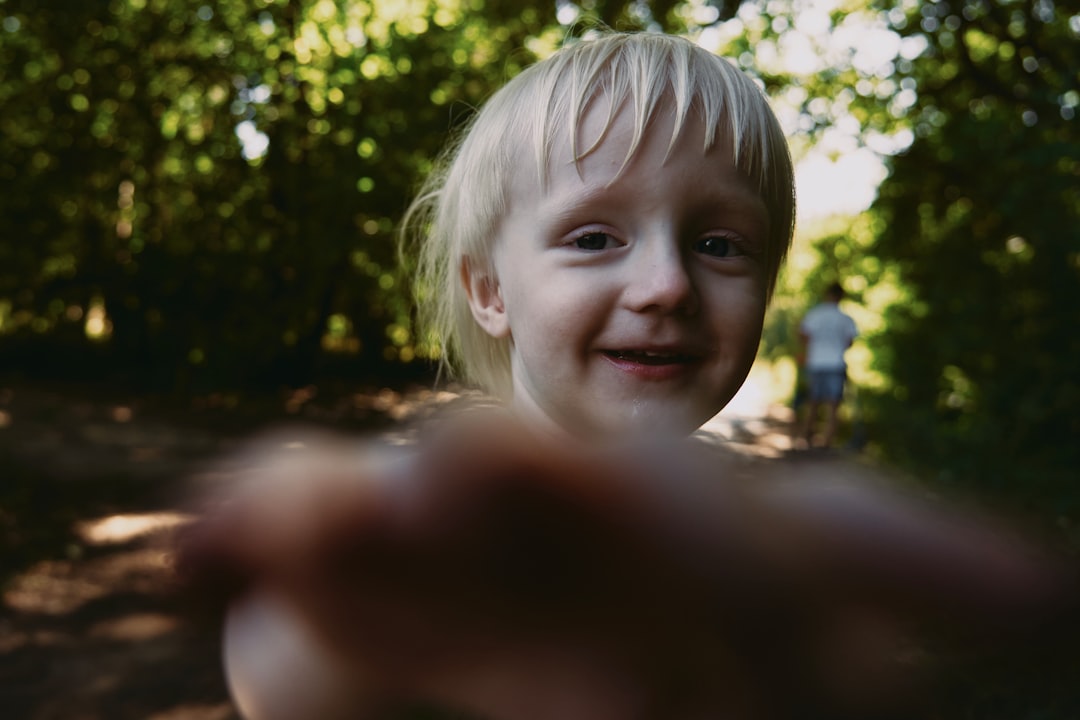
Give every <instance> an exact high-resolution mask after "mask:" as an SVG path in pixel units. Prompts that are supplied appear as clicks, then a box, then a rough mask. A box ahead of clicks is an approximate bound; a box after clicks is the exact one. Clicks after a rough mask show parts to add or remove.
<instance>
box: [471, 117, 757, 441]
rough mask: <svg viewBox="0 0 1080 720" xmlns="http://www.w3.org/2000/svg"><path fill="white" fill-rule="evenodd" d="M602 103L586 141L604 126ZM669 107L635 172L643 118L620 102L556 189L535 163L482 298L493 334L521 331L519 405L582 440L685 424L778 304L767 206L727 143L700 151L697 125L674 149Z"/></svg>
mask: <svg viewBox="0 0 1080 720" xmlns="http://www.w3.org/2000/svg"><path fill="white" fill-rule="evenodd" d="M607 110H608V108H607V106H606V103H605V102H604V101H603V98H601V101H600V102H597V103H595V104H594V106H593V109H592V110H590V111H589V112H588V113H587V114H586V116H585V118H584V122H583V123H582V128H581V137H580V138H579V144H578V146H579V147H580V148H585V147H589V146H590V145H591V144H592V143H593V142H594V141H595V139H596V138H597V137H598V136H599V134H600V129H601V128H602V123H603V120H604V117H605V116H606V113H607ZM672 126H673V117H672V115H671V114H670V113H669V114H662V115H661V116H659V117H658V118H656V120H655V122H654V123H653V124H652V125H650V126H649V129H648V130H647V132H646V135H645V137H644V138H643V141H642V145H641V146H640V147H639V148H638V149H637V151H636V153H635V155H634V157H633V159H632V160H631V161H630V163H629V164H628V165H627V166H626V167H625V168H623V169H622V172H621V173H620V168H621V167H622V165H623V159H624V157H625V155H626V150H627V148H628V146H629V142H630V138H631V136H632V133H633V118H632V117H631V116H630V114H629V113H627V112H626V111H620V112H619V114H618V115H617V116H616V119H615V121H614V123H613V125H612V126H611V128H610V129H609V130H608V133H607V135H606V137H605V139H604V140H603V142H602V143H601V144H600V145H599V147H598V148H597V149H596V150H595V151H594V152H593V153H591V154H590V155H588V156H587V157H586V158H584V159H583V160H581V161H580V162H579V163H578V164H577V165H575V164H574V163H573V162H572V158H571V154H570V143H569V142H568V138H565V137H564V138H562V139H561V142H558V143H557V145H556V149H555V151H554V154H553V158H552V162H551V166H550V168H549V171H550V176H549V177H550V182H549V184H548V187H547V188H545V189H542V188H541V186H540V183H539V182H538V180H537V178H536V170H535V165H534V164H533V163H531V162H528V161H526V159H525V158H524V157H523V158H522V162H521V163H520V167H521V170H520V171H519V172H518V173H517V177H516V178H515V182H514V183H513V185H512V189H511V195H510V200H511V205H510V208H509V211H508V213H507V214H506V216H505V217H504V218H503V221H502V223H501V224H500V226H499V232H498V235H497V238H496V242H495V248H494V256H493V264H494V271H495V280H494V283H492V284H491V285H486V286H485V287H484V288H480V289H479V290H476V289H474V291H473V292H472V294H471V296H472V303H473V308H474V314H476V315H477V318H478V320H479V321H480V322H481V325H483V326H484V327H485V329H486V330H488V332H490V333H492V334H493V335H496V336H509V338H510V342H511V360H512V368H513V384H514V400H513V404H514V407H515V409H516V410H518V411H519V412H521V413H522V414H523V415H524V416H525V417H526V418H528V419H531V420H534V421H536V422H538V423H540V424H541V425H543V426H547V427H552V428H556V429H559V430H562V431H565V432H569V433H571V434H574V435H584V436H588V437H592V436H612V435H616V434H619V433H624V432H627V431H631V432H641V431H648V432H650V433H653V434H656V433H660V434H675V433H678V434H686V433H689V432H692V431H693V430H695V429H696V428H697V427H699V426H700V425H701V424H702V423H704V422H705V421H706V420H708V419H709V418H710V417H712V416H713V415H714V414H716V413H717V412H718V411H719V410H720V409H721V408H722V407H723V406H724V405H725V404H726V403H727V402H728V400H730V399H731V397H732V395H734V394H735V392H736V390H738V388H739V386H740V385H741V384H742V382H743V380H744V379H745V377H746V374H747V372H748V371H749V369H750V365H751V364H752V362H753V360H754V356H755V354H756V351H757V346H758V341H759V339H760V335H761V326H762V321H763V317H764V313H765V304H766V286H767V279H766V270H765V263H764V250H765V243H766V239H767V237H768V230H769V218H768V215H767V213H766V209H765V204H764V201H763V200H762V199H761V197H760V196H759V194H758V193H757V192H756V190H755V189H754V187H753V186H752V185H751V184H750V183H749V181H748V180H746V179H744V177H743V176H742V175H741V174H740V173H739V172H737V171H736V169H735V167H734V164H733V161H732V157H731V152H730V149H729V145H730V141H728V139H727V138H724V137H721V138H719V141H718V142H717V143H716V144H715V145H714V146H713V147H712V148H711V149H710V151H709V152H708V153H703V152H702V148H703V146H704V134H703V133H704V130H703V126H702V124H701V122H700V121H698V120H696V118H695V119H692V120H688V122H687V123H686V126H685V127H684V129H683V131H682V133H681V134H680V136H679V138H678V140H677V142H676V143H675V145H674V147H673V148H672V149H671V152H670V154H668V142H669V138H670V137H671V129H672Z"/></svg>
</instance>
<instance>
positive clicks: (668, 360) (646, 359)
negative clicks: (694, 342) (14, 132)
mask: <svg viewBox="0 0 1080 720" xmlns="http://www.w3.org/2000/svg"><path fill="white" fill-rule="evenodd" d="M603 353H604V355H606V356H607V357H609V358H611V359H612V360H616V361H618V362H623V363H635V364H638V365H685V364H687V363H692V362H696V361H697V357H696V356H694V355H689V354H687V353H679V352H667V351H652V350H604V351H603Z"/></svg>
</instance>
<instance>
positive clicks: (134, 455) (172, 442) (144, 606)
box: [0, 386, 841, 720]
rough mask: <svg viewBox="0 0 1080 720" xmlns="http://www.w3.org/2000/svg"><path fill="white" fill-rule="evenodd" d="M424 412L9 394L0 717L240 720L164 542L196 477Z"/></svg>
mask: <svg viewBox="0 0 1080 720" xmlns="http://www.w3.org/2000/svg"><path fill="white" fill-rule="evenodd" d="M431 399H432V398H431V394H430V393H424V392H414V393H412V394H411V395H402V394H399V393H396V392H393V391H389V390H382V391H372V392H363V393H348V394H340V393H338V394H335V395H334V397H333V398H320V397H319V393H318V392H316V391H315V390H314V389H304V390H299V391H294V392H292V393H289V394H283V395H281V396H280V397H278V398H271V399H269V400H266V399H264V400H262V401H261V404H260V403H254V402H252V401H250V400H248V399H239V398H235V397H229V396H208V397H203V398H198V399H197V400H196V401H194V402H188V403H187V404H184V405H183V406H179V407H178V405H179V404H178V403H177V401H175V399H173V400H169V399H167V398H166V399H152V398H151V399H148V398H145V397H141V398H139V399H134V398H122V397H119V398H118V397H117V395H116V394H115V393H109V394H103V393H99V394H94V393H90V392H87V391H86V390H85V389H70V388H68V389H58V388H55V387H50V388H40V387H39V388H25V387H20V388H17V387H14V386H8V387H6V388H4V387H2V386H0V478H2V479H0V543H2V544H3V548H4V554H3V556H2V559H3V564H2V565H0V582H2V585H0V589H2V592H3V595H2V604H0V708H2V709H3V710H2V712H0V715H2V716H3V717H4V718H7V719H9V720H15V719H18V720H128V719H130V720H231V719H235V718H238V715H237V714H236V712H235V709H234V708H233V706H232V704H231V703H230V702H229V699H228V695H227V693H226V690H225V685H224V680H223V676H222V669H221V664H220V660H219V654H218V647H219V640H218V637H217V636H216V630H215V628H214V627H213V625H212V624H210V623H201V622H197V621H195V620H194V619H193V618H192V616H191V613H190V612H188V611H187V608H185V607H183V606H182V605H181V603H180V601H179V600H178V599H177V596H176V594H175V593H174V592H172V591H173V589H174V588H173V584H172V583H173V577H174V575H173V567H172V554H171V551H170V542H169V541H170V533H172V532H173V531H175V529H176V528H178V527H180V526H182V525H183V523H184V522H185V520H186V518H187V517H188V514H187V513H188V510H190V500H191V497H190V495H191V494H190V493H189V492H188V490H187V489H188V487H189V485H188V483H189V480H190V478H191V477H193V476H197V475H198V473H199V471H200V469H202V468H204V467H205V465H206V463H207V462H208V461H209V460H210V459H212V458H214V457H219V456H221V454H222V453H227V452H228V451H229V449H230V448H233V447H235V446H236V444H237V443H238V442H241V441H242V440H243V439H244V438H245V437H248V436H250V435H251V434H252V433H253V432H255V431H256V430H257V429H258V428H259V427H261V426H264V425H266V424H276V423H280V422H284V421H287V420H304V421H314V422H330V423H333V424H335V425H343V426H346V427H349V428H353V429H362V430H365V431H370V432H374V431H376V430H375V429H376V428H382V427H386V426H387V425H388V424H390V423H392V422H394V421H395V420H399V419H401V418H403V417H405V416H407V415H409V414H410V413H412V412H415V411H416V408H417V407H420V406H421V403H423V402H424V401H428V400H431ZM786 422H787V418H786V417H785V416H784V414H783V409H779V410H777V409H772V410H770V408H768V407H767V405H766V404H764V403H762V402H760V401H759V400H758V399H757V397H756V396H754V395H753V391H752V388H751V391H750V395H747V394H744V395H743V397H742V398H741V400H739V401H736V402H735V403H733V405H732V406H731V409H730V410H729V411H727V412H726V413H725V414H724V415H722V416H719V417H718V418H717V419H716V420H715V421H714V422H713V423H712V424H711V427H712V428H713V429H714V430H717V431H718V432H720V433H722V434H724V435H726V436H728V437H729V438H730V439H731V440H733V441H734V442H735V444H736V445H737V446H738V447H740V448H741V449H743V450H744V451H746V452H749V453H755V454H759V455H764V456H766V457H769V456H771V457H783V456H784V454H785V453H784V450H785V448H786V447H787V435H786ZM817 462H819V463H820V462H821V460H820V459H818V460H817ZM827 462H841V461H838V460H835V459H834V460H831V461H827Z"/></svg>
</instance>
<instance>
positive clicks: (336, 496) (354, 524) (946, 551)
mask: <svg viewBox="0 0 1080 720" xmlns="http://www.w3.org/2000/svg"><path fill="white" fill-rule="evenodd" d="M246 457H247V458H248V459H246V460H245V461H243V462H240V463H239V465H240V466H243V467H245V468H246V469H245V470H243V472H242V473H241V474H242V475H243V477H244V478H245V479H243V480H242V481H239V482H237V483H235V484H234V486H233V489H232V490H231V491H230V492H229V493H228V494H227V496H226V498H225V499H224V500H222V501H221V502H219V503H217V504H216V505H214V506H212V507H211V509H209V510H208V512H207V513H206V514H205V516H204V517H203V518H202V519H201V520H200V521H199V522H198V523H197V524H196V525H194V526H193V527H192V528H191V529H190V530H189V532H188V533H187V535H186V537H185V541H184V544H183V547H182V563H181V566H182V568H184V569H185V570H186V572H188V573H189V576H190V577H191V578H193V580H194V581H200V580H201V582H202V583H203V587H207V586H209V585H214V586H217V587H224V588H226V591H227V592H228V593H229V594H230V595H231V596H233V597H235V598H242V597H245V595H246V596H247V597H249V598H250V597H252V595H251V593H254V597H256V598H263V599H265V598H273V603H276V604H277V605H276V607H277V608H278V609H277V610H274V611H273V612H276V613H278V615H276V616H274V617H278V618H279V619H280V618H281V617H285V618H287V619H288V618H291V619H289V620H288V622H287V623H286V624H288V623H291V622H293V620H295V622H296V623H297V625H298V626H299V627H302V628H303V629H304V631H305V632H310V640H304V642H309V641H310V642H311V643H314V645H315V646H317V648H318V652H319V654H320V656H324V657H325V659H326V665H325V674H327V675H335V676H339V677H342V678H346V679H352V680H354V681H355V682H353V683H352V687H353V688H354V692H352V693H351V694H350V696H349V697H348V698H347V699H346V700H345V701H344V702H345V703H346V704H348V705H349V706H350V707H349V708H348V710H347V711H344V712H342V713H341V716H343V717H357V716H360V717H383V716H385V714H384V711H385V709H386V708H391V707H394V706H395V705H396V703H397V702H398V701H402V700H406V701H409V700H422V701H424V702H426V703H430V704H432V705H434V706H441V707H447V708H451V709H455V710H461V711H466V712H470V713H476V714H477V715H479V716H480V717H484V718H491V719H492V720H501V719H505V720H547V719H552V720H555V719H558V720H576V719H577V718H581V719H582V720H586V719H588V720H605V719H609V718H610V719H611V720H624V719H625V720H630V719H634V718H652V717H658V718H683V717H685V718H698V717H701V718H713V717H716V718H735V719H737V720H757V719H761V720H766V719H767V720H774V719H775V720H780V719H784V718H802V719H805V718H814V717H830V718H843V717H852V718H856V717H857V718H869V717H891V716H893V715H889V713H890V712H894V713H896V716H902V714H903V708H904V706H903V705H901V704H900V703H899V701H900V699H901V698H905V697H909V696H910V695H911V691H912V687H911V686H910V685H909V683H908V679H909V678H910V674H909V673H908V672H907V670H909V669H910V667H909V666H910V662H909V659H910V655H911V649H912V646H911V645H910V643H909V638H908V633H909V631H910V630H911V628H912V627H913V624H916V625H917V626H918V627H920V628H925V627H934V626H936V627H939V628H947V629H948V630H949V631H950V633H954V634H961V635H963V636H964V637H965V638H966V639H976V640H978V639H991V640H995V641H996V640H1000V639H1002V638H1004V637H1006V636H1007V635H1008V634H1010V633H1011V634H1013V635H1018V634H1020V633H1021V632H1022V631H1023V630H1025V629H1027V628H1025V627H1023V623H1022V622H1021V619H1022V618H1026V617H1045V612H1044V611H1045V610H1047V609H1049V608H1052V607H1053V606H1054V603H1055V602H1056V601H1057V600H1058V599H1059V598H1060V597H1061V593H1062V585H1061V581H1060V578H1059V576H1058V574H1057V573H1056V571H1055V570H1054V569H1053V568H1052V566H1051V565H1050V564H1049V563H1048V562H1047V561H1045V560H1044V559H1042V558H1041V557H1039V556H1038V555H1036V554H1035V553H1033V552H1032V551H1030V550H1029V549H1028V548H1027V547H1026V546H1025V545H1023V544H1022V543H1020V542H1017V541H1015V540H1012V539H1010V538H1008V537H1007V536H1006V535H1005V534H1004V533H1002V532H1001V531H1000V530H995V529H992V528H991V527H990V526H989V525H988V524H987V523H985V522H976V521H975V520H973V519H971V518H969V517H966V516H963V515H962V514H960V513H958V512H952V511H943V510H940V509H931V508H929V507H927V506H925V505H921V504H919V503H915V502H914V501H912V500H911V499H906V498H901V497H900V496H898V495H893V494H886V493H883V492H880V491H871V490H868V489H861V488H859V487H856V486H852V485H838V484H835V483H829V482H822V481H820V480H810V481H806V479H804V478H797V477H796V478H790V477H784V476H783V474H782V473H783V470H782V469H780V470H777V469H776V468H775V467H774V468H772V469H768V470H766V469H765V468H764V466H761V467H755V468H752V469H751V471H750V472H747V470H746V468H744V467H743V466H741V465H739V464H737V463H735V462H733V461H731V460H730V459H726V456H725V455H723V454H721V453H719V452H717V451H716V450H715V449H709V448H706V447H704V446H703V445H701V444H699V443H695V442H693V441H689V440H688V441H685V442H678V443H661V444H655V445H651V446H645V445H640V444H639V445H636V446H634V447H622V448H606V449H604V450H599V451H593V450H586V449H583V448H580V447H569V446H566V447H564V446H560V445H557V444H555V443H554V442H553V441H552V440H550V439H547V438H545V439H540V438H537V437H536V436H534V435H531V434H530V433H528V432H527V431H526V430H524V429H523V428H521V427H519V426H518V425H516V424H515V423H514V422H513V421H511V420H510V419H508V418H507V417H506V416H503V415H501V414H491V415H482V416H478V417H474V418H469V419H463V420H462V421H461V422H459V423H456V424H453V425H451V426H447V427H444V428H443V429H442V430H441V431H440V432H437V433H435V435H434V436H433V437H431V438H428V439H427V440H426V441H424V442H422V443H421V445H420V447H418V448H414V449H407V450H402V451H401V453H400V454H399V455H396V456H393V457H390V459H389V460H387V461H385V462H384V461H381V460H380V459H379V458H377V457H374V456H373V455H371V454H369V455H366V456H365V455H364V454H363V453H362V452H361V450H360V449H359V448H358V447H357V446H356V444H355V442H353V441H346V440H343V439H337V438H329V437H325V438H314V439H313V438H308V439H307V440H306V441H305V443H304V447H303V448H296V449H293V450H285V451H272V452H262V453H260V452H256V453H254V454H249V455H248V456H246ZM748 475H749V476H748ZM243 602H248V601H241V603H243ZM260 602H262V600H257V601H256V603H255V605H256V606H258V604H259V603H260ZM282 608H284V609H282ZM271 614H272V615H273V613H271ZM274 622H277V621H274ZM272 624H273V623H271V625H272ZM237 627H239V625H237ZM261 627H264V628H265V627H266V626H265V625H264V626H261ZM260 632H261V631H260ZM243 662H247V661H246V660H245V661H243ZM316 674H318V673H316ZM346 684H348V683H346ZM256 691H258V689H256ZM284 716H288V715H287V714H286V715H284ZM307 716H310V717H315V716H316V715H312V714H310V713H309V714H308V715H307ZM319 716H320V717H329V716H330V715H329V713H323V714H319Z"/></svg>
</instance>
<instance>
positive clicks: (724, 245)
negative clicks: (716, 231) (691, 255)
mask: <svg viewBox="0 0 1080 720" xmlns="http://www.w3.org/2000/svg"><path fill="white" fill-rule="evenodd" d="M694 252H699V253H701V254H703V255H712V256H714V257H721V258H726V257H733V256H735V255H741V254H742V252H740V248H739V243H738V242H737V241H736V240H734V239H733V238H729V237H724V236H723V235H710V236H708V237H703V238H701V239H700V240H698V241H697V242H695V243H694Z"/></svg>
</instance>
